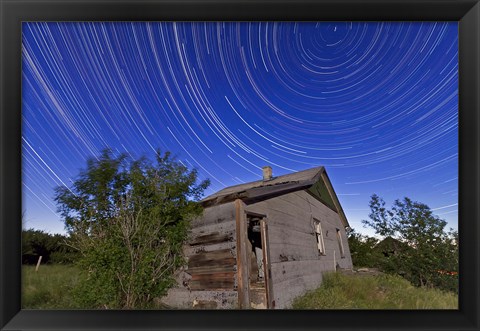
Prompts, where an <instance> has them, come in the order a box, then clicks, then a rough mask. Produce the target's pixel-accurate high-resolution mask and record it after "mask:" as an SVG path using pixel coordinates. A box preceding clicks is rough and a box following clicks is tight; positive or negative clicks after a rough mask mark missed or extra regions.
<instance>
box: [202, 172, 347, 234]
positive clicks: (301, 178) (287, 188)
mask: <svg viewBox="0 0 480 331" xmlns="http://www.w3.org/2000/svg"><path fill="white" fill-rule="evenodd" d="M319 181H322V182H323V183H325V186H326V187H327V190H328V193H329V195H330V197H331V199H332V201H333V205H334V207H333V208H331V209H333V210H334V211H335V212H337V213H338V214H339V215H340V218H341V219H342V222H343V224H344V226H345V227H348V226H349V224H348V221H347V218H346V216H345V213H344V212H343V209H342V207H341V205H340V202H339V200H338V197H337V195H336V194H335V191H334V190H333V187H332V184H331V182H330V179H329V178H328V175H327V173H326V171H325V168H324V167H315V168H311V169H307V170H303V171H298V172H293V173H290V174H286V175H282V176H277V177H273V178H272V179H270V180H258V181H254V182H249V183H245V184H240V185H234V186H229V187H226V188H224V189H222V190H220V191H218V192H216V193H214V194H212V195H209V196H207V197H206V198H204V199H203V200H201V203H202V205H203V206H204V207H210V206H215V205H219V204H223V203H227V202H230V201H234V200H236V199H241V200H243V201H244V202H245V203H247V204H250V203H255V202H259V201H262V200H266V199H270V198H273V197H276V196H280V195H284V194H287V193H291V192H296V191H300V190H306V189H309V188H310V187H312V186H313V185H314V184H316V183H317V182H319ZM322 202H323V203H325V202H324V201H322Z"/></svg>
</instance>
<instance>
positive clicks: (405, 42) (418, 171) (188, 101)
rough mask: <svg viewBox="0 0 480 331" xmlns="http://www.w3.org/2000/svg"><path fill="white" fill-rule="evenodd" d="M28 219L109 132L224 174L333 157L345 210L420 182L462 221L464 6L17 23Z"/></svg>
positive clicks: (354, 220)
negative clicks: (288, 17)
mask: <svg viewBox="0 0 480 331" xmlns="http://www.w3.org/2000/svg"><path fill="white" fill-rule="evenodd" d="M22 33H23V40H22V41H23V51H22V55H23V60H22V61H23V68H22V73H23V80H22V98H23V101H22V103H23V106H22V117H23V133H22V144H23V154H22V155H23V192H24V193H23V197H24V198H23V204H24V207H23V208H24V210H25V214H26V218H25V223H26V224H25V225H24V226H25V227H27V228H28V227H35V228H39V229H44V230H47V231H49V232H62V231H63V224H62V222H61V221H60V218H59V216H58V214H57V213H56V206H55V203H54V201H53V194H54V193H53V189H54V188H55V187H56V186H58V185H66V186H69V185H70V184H71V182H72V180H73V179H74V178H75V176H76V175H77V174H78V173H79V171H80V170H81V169H82V168H83V167H84V166H85V164H86V159H87V158H89V157H95V156H97V155H99V152H100V151H101V150H102V149H104V148H105V147H110V148H113V149H114V150H116V151H118V152H120V153H127V154H129V155H131V157H133V158H137V157H139V156H141V155H147V156H152V155H153V153H154V151H155V150H156V149H158V148H160V149H161V150H162V151H167V150H168V151H171V152H173V154H175V155H177V157H178V159H179V160H181V161H182V162H183V163H184V164H185V165H187V166H189V167H195V168H197V169H198V170H199V173H200V176H201V178H202V179H203V178H210V179H211V181H212V185H211V187H210V188H209V190H208V191H207V192H206V193H207V194H210V193H213V192H215V191H217V190H219V189H221V188H223V187H225V186H230V185H235V184H239V183H243V182H248V181H252V180H258V179H260V178H261V167H262V166H264V165H271V166H272V168H273V171H274V175H281V174H285V173H288V172H292V171H298V170H303V169H307V168H310V167H316V166H319V165H323V166H325V167H326V169H327V172H328V173H329V177H330V178H331V180H332V182H333V185H334V188H335V190H336V192H337V194H338V196H339V199H340V202H341V203H342V206H343V208H344V210H345V212H346V215H347V218H348V219H349V221H350V224H351V225H352V227H354V228H355V229H358V230H360V231H362V229H361V225H360V220H361V219H366V218H367V217H368V200H369V197H370V195H371V194H373V193H377V194H378V195H380V196H381V197H383V198H384V199H385V200H386V201H387V203H388V202H392V201H393V199H396V198H403V197H405V196H408V197H411V198H412V199H414V200H418V201H422V202H424V203H426V204H428V205H429V206H430V207H431V208H432V209H433V210H434V212H435V213H437V215H439V216H440V217H442V218H445V219H446V220H447V221H449V225H450V226H451V227H454V228H456V227H457V218H458V217H457V200H458V196H457V194H458V190H457V185H458V166H457V164H458V137H457V136H458V26H457V23H456V22H428V23H427V22H423V23H422V22H403V23H401V22H388V23H387V22H368V23H366V22H365V23H361V22H318V23H316V22H297V23H295V22H261V23H260V22H252V23H236V22H228V23H224V22H221V23H215V22H208V23H203V22H195V23H188V22H182V23H174V22H156V23H154V22H151V23H150V22H148V23H147V22H135V23H128V22H122V23H114V22H112V23H99V22H95V23H93V22H92V23H88V22H85V23H65V22H61V23H23V26H22Z"/></svg>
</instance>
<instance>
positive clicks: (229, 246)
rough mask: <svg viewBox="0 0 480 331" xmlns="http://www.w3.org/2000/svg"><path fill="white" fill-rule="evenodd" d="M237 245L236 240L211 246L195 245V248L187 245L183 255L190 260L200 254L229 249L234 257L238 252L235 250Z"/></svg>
mask: <svg viewBox="0 0 480 331" xmlns="http://www.w3.org/2000/svg"><path fill="white" fill-rule="evenodd" d="M236 245H237V243H236V242H235V240H234V241H226V242H221V243H218V244H211V245H195V246H190V245H186V246H185V247H184V250H183V253H184V255H185V256H186V257H187V258H188V257H190V256H192V255H195V254H199V253H205V252H213V251H219V250H222V249H229V250H230V251H231V252H232V254H233V256H236V255H237V251H236V249H235V247H236Z"/></svg>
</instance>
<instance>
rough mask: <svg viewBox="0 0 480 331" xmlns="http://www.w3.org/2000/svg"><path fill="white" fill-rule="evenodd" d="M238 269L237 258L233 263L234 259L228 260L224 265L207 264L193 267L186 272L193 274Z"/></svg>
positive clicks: (234, 270)
mask: <svg viewBox="0 0 480 331" xmlns="http://www.w3.org/2000/svg"><path fill="white" fill-rule="evenodd" d="M236 271H237V267H236V265H235V260H233V264H232V261H228V263H226V264H224V265H217V266H215V267H212V266H209V265H206V266H202V267H193V268H189V269H187V270H185V272H186V273H188V274H189V275H191V276H194V275H202V274H211V273H215V272H236Z"/></svg>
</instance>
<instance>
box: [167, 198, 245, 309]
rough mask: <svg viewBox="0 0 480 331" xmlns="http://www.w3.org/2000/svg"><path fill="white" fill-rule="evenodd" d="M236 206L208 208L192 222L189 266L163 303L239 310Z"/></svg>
mask: <svg viewBox="0 0 480 331" xmlns="http://www.w3.org/2000/svg"><path fill="white" fill-rule="evenodd" d="M235 226H236V224H235V209H234V203H233V202H231V203H226V204H222V205H218V206H214V207H210V208H205V209H204V211H203V214H202V215H201V216H200V217H198V218H196V219H195V220H193V221H192V226H191V230H190V232H189V238H188V244H187V245H185V247H184V254H185V257H186V259H187V266H186V267H185V268H183V269H182V270H180V271H179V272H178V275H177V283H178V286H177V287H176V288H173V289H171V290H170V291H169V293H168V294H167V296H166V297H164V298H163V299H162V302H163V303H165V304H167V305H169V306H172V307H178V308H208V309H213V308H217V309H218V308H236V307H237V304H238V295H237V291H236V290H235V289H236V287H237V277H236V269H237V266H236V256H237V252H236V247H237V246H236V231H235Z"/></svg>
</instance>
